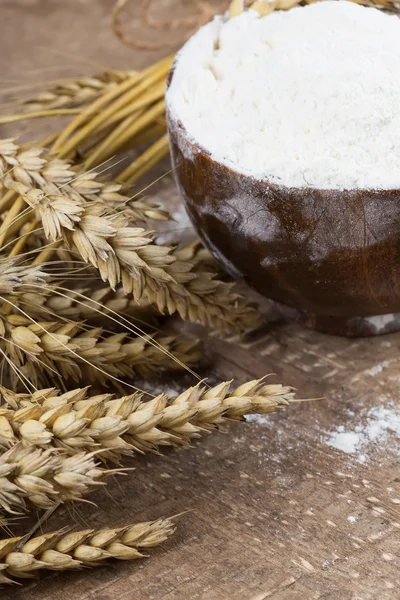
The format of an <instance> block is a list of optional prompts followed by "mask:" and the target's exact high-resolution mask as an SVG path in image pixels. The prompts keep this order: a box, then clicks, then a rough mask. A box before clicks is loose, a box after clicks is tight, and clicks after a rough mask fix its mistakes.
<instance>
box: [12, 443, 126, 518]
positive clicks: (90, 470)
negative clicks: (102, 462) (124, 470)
mask: <svg viewBox="0 0 400 600" xmlns="http://www.w3.org/2000/svg"><path fill="white" fill-rule="evenodd" d="M113 472H115V470H114V471H110V470H106V469H103V468H100V467H99V466H98V464H97V463H96V461H95V454H93V453H90V454H87V453H85V452H79V453H77V454H74V455H73V456H65V455H63V454H61V453H59V452H57V451H55V450H54V449H49V450H42V449H41V448H35V447H34V446H24V445H23V444H16V445H14V446H13V447H12V448H10V450H7V451H6V452H4V453H2V454H1V455H0V506H1V507H2V508H3V510H5V511H6V512H9V513H18V512H21V511H24V510H26V508H27V504H26V502H29V503H30V505H34V506H36V507H38V508H50V507H51V506H53V505H54V503H57V502H67V501H72V500H79V499H80V498H82V497H83V496H84V495H86V494H87V493H88V492H89V491H90V490H91V489H94V488H95V487H97V486H99V485H104V479H105V478H106V477H107V476H108V475H110V474H111V473H113Z"/></svg>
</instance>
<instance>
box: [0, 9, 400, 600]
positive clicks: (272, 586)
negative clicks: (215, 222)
mask: <svg viewBox="0 0 400 600" xmlns="http://www.w3.org/2000/svg"><path fill="white" fill-rule="evenodd" d="M112 4H113V3H112V2H111V1H109V0H103V1H102V2H95V3H93V2H90V3H89V2H78V1H76V2H70V3H65V2H62V1H61V0H53V1H52V2H49V1H44V0H42V2H35V1H34V0H13V2H11V1H6V0H3V2H2V8H1V11H2V19H3V26H2V36H1V38H0V54H1V56H7V57H8V60H7V61H6V62H5V61H4V60H3V62H4V63H5V64H4V65H3V69H2V75H3V77H4V78H6V77H7V78H10V79H11V78H16V77H18V78H21V77H25V75H21V70H22V69H32V68H36V67H38V66H41V65H45V66H46V67H57V68H60V73H61V72H62V70H61V67H62V66H65V64H68V65H71V64H74V62H73V60H72V59H71V60H70V59H69V58H68V57H66V58H62V57H60V56H59V55H56V54H51V53H43V52H42V51H40V50H39V46H40V45H45V46H48V47H51V48H54V49H59V50H60V51H63V52H67V53H68V52H71V53H73V54H75V55H80V56H84V57H87V58H89V59H91V60H95V61H96V62H101V63H104V64H106V65H109V66H114V67H116V68H128V67H129V68H130V67H132V66H134V65H137V66H140V64H144V63H145V62H146V61H148V60H149V56H150V55H149V54H146V53H144V54H142V55H139V54H137V53H131V52H130V51H129V50H127V49H125V48H123V47H122V46H120V45H119V44H118V43H117V42H116V41H115V40H114V39H113V36H112V34H111V32H110V29H109V15H110V8H111V6H112ZM65 23H68V24H69V25H68V27H66V26H65ZM16 31H18V32H19V33H18V39H19V43H18V44H16V43H15V36H16V33H15V32H16ZM56 72H57V71H53V72H52V77H53V76H54V77H55V76H56ZM86 72H90V68H89V69H86ZM38 126H39V124H38V123H35V124H33V123H29V124H26V125H25V124H24V125H23V127H22V131H23V132H24V134H25V135H33V133H32V132H34V131H39V130H38V129H37V128H38ZM41 127H42V125H41ZM14 130H15V129H13V131H14ZM8 131H10V129H9V128H8ZM40 131H43V129H42V130H40ZM167 169H168V164H167V163H164V164H163V165H162V166H161V167H159V171H157V172H158V173H162V172H163V170H164V171H165V170H167ZM151 191H152V194H154V196H155V197H157V198H163V199H165V200H166V201H167V202H168V203H172V204H173V203H176V202H177V196H176V192H175V189H174V186H173V183H172V181H171V178H169V177H168V178H166V179H164V180H162V181H161V182H160V183H159V184H158V185H157V186H156V187H154V188H152V189H151ZM183 227H185V228H186V227H187V224H186V223H184V224H183ZM176 229H177V231H178V226H176ZM180 233H181V232H180ZM265 310H266V313H267V315H271V314H273V309H271V307H270V306H269V305H268V303H266V308H265ZM271 310H272V312H271ZM190 331H191V332H192V333H191V335H201V336H202V337H204V338H205V340H206V344H207V348H208V354H209V356H210V362H211V367H210V368H209V369H208V371H207V373H206V374H207V375H208V376H210V377H211V378H231V377H235V378H237V379H238V380H240V381H242V380H245V379H246V378H249V377H258V376H261V375H264V374H266V373H271V372H273V373H275V374H276V375H274V376H273V377H272V378H271V381H283V382H285V383H287V384H290V385H294V386H296V387H297V388H298V389H299V391H300V394H301V395H302V396H303V397H310V396H326V399H325V400H323V401H319V402H316V403H310V404H304V405H299V406H296V407H293V408H292V409H291V410H288V411H286V412H284V413H280V414H276V415H272V416H271V417H270V418H269V419H268V420H267V422H266V423H264V424H263V423H251V424H247V425H246V424H240V423H233V424H230V425H228V426H226V427H224V428H223V431H222V432H221V433H215V434H213V435H210V436H205V437H204V439H203V440H201V441H200V442H198V443H197V442H196V444H194V447H193V448H191V449H189V450H176V451H172V452H166V453H165V456H164V457H158V456H145V457H140V456H138V457H135V459H133V460H132V461H130V463H129V464H130V465H134V466H135V467H136V470H135V471H134V472H132V473H130V474H129V475H128V476H126V477H124V478H118V481H117V480H115V481H114V482H111V485H109V486H108V487H107V490H101V491H99V492H97V493H96V494H95V495H94V496H93V500H94V501H95V502H96V506H95V507H94V506H92V505H87V504H80V505H78V506H75V507H74V508H71V507H63V508H61V509H60V510H58V511H57V513H56V514H55V515H54V516H53V517H52V518H51V521H50V523H49V524H48V526H49V527H51V528H57V527H62V526H64V525H65V524H66V523H76V525H77V526H84V527H86V526H87V525H90V526H91V527H102V526H106V525H120V524H124V523H126V522H128V521H135V520H142V519H153V518H157V517H159V516H166V515H173V514H176V513H179V512H181V511H187V510H189V511H191V512H187V513H186V514H184V515H182V516H181V517H180V518H179V521H178V531H177V533H176V535H175V536H174V537H173V538H171V540H169V541H168V542H166V543H165V544H164V547H163V548H162V549H156V550H154V551H152V552H151V558H150V559H149V560H144V561H142V562H140V563H136V564H135V563H132V564H130V563H117V564H113V565H112V566H111V567H108V568H100V569H96V570H93V571H90V570H83V571H81V572H78V573H68V574H62V575H49V576H46V577H44V578H43V579H42V580H40V581H39V582H28V583H27V584H26V585H24V587H23V588H22V587H20V588H13V589H6V590H1V592H0V594H1V598H2V600H39V598H40V599H42V600H50V599H51V600H58V599H62V600H111V599H112V600H132V599H135V600H150V599H158V600H161V599H162V600H187V599H189V598H190V600H195V599H202V600H228V599H229V600H265V599H267V598H273V599H274V600H281V599H282V600H283V599H284V600H303V599H319V598H324V599H329V600H347V599H349V600H350V599H354V600H356V599H360V600H368V599H371V600H372V599H374V600H375V599H379V600H385V599H386V598H398V597H399V594H400V592H399V588H400V576H399V561H400V548H399V543H400V542H399V529H400V479H399V475H398V462H399V459H398V455H397V454H396V452H394V451H393V452H389V451H386V452H385V451H382V449H381V448H380V447H379V445H377V447H376V448H372V449H371V450H370V451H369V460H368V461H367V462H366V463H364V464H362V463H359V462H357V461H356V460H355V459H354V458H353V457H352V456H351V455H347V454H344V453H343V452H340V451H338V450H335V449H333V448H330V447H328V446H327V445H326V443H324V436H325V432H326V431H331V430H333V429H334V428H335V427H337V426H339V425H343V426H345V427H349V428H354V427H355V426H356V425H357V423H358V422H359V421H358V415H360V414H365V413H366V411H367V410H368V409H369V408H371V407H374V406H378V405H379V404H384V403H386V402H388V401H393V402H395V403H397V402H398V392H399V375H398V373H399V347H400V335H398V334H394V335H390V336H386V337H382V338H375V339H369V340H345V339H341V338H333V337H328V336H324V335H321V334H317V333H315V332H312V331H308V330H306V329H303V328H302V327H301V326H300V325H297V324H293V323H287V322H285V323H283V324H282V323H281V324H279V323H277V324H276V325H269V326H266V327H265V331H262V332H259V334H258V336H257V337H256V338H255V339H248V340H244V341H238V340H237V339H235V338H234V339H232V340H225V341H223V340H220V339H219V338H218V337H215V336H213V335H212V334H208V333H206V332H204V331H201V330H200V329H197V328H194V329H193V328H192V329H191V330H190ZM351 411H352V412H351ZM349 516H354V517H356V521H355V522H354V523H352V522H350V521H349V520H348V517H349Z"/></svg>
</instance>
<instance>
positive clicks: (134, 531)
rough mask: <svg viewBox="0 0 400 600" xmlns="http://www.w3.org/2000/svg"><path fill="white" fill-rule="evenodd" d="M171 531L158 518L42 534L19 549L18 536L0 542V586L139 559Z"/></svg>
mask: <svg viewBox="0 0 400 600" xmlns="http://www.w3.org/2000/svg"><path fill="white" fill-rule="evenodd" d="M174 531H175V526H174V524H173V522H172V520H171V519H158V520H157V521H148V522H147V523H136V524H134V525H127V526H125V527H118V528H110V529H100V530H94V529H86V530H84V531H76V532H72V533H63V532H62V531H55V532H52V533H45V534H43V535H41V536H39V537H35V538H32V539H30V540H29V541H28V542H26V543H25V544H23V546H22V547H21V548H19V544H20V542H21V540H22V538H20V537H14V538H9V539H4V540H0V584H8V583H14V581H13V580H12V579H11V578H14V577H15V578H22V579H24V578H27V577H29V578H30V577H34V576H36V575H38V572H39V571H42V570H44V569H47V570H50V571H67V570H71V569H79V568H81V567H97V566H99V565H102V564H104V563H105V562H106V561H108V560H110V559H117V560H135V559H137V558H143V557H144V556H145V555H144V554H142V552H141V551H142V550H145V551H146V550H147V549H148V548H154V547H155V546H159V545H160V544H162V543H163V542H164V541H165V540H166V539H167V538H169V536H170V535H172V534H173V533H174Z"/></svg>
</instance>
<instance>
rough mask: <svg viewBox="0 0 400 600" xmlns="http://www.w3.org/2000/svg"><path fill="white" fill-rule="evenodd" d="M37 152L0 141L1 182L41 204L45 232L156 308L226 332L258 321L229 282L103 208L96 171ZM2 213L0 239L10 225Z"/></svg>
mask: <svg viewBox="0 0 400 600" xmlns="http://www.w3.org/2000/svg"><path fill="white" fill-rule="evenodd" d="M21 156H22V158H21ZM43 156H44V155H43V151H42V149H38V148H36V149H30V150H27V151H25V152H21V151H20V149H19V147H18V146H16V145H15V144H14V141H9V140H5V141H4V142H2V143H0V162H1V160H2V161H3V167H2V169H3V172H4V174H5V176H4V179H3V180H4V184H5V186H6V187H8V188H9V189H10V190H13V191H15V192H17V193H18V194H20V195H21V196H22V197H23V198H24V199H25V201H26V202H27V203H28V204H29V205H30V206H31V207H32V208H35V209H37V210H38V211H39V213H40V217H41V220H42V223H43V227H44V231H45V234H46V237H47V238H48V239H49V240H51V241H55V240H58V239H59V238H60V237H62V238H63V240H64V241H65V243H66V244H67V246H68V247H70V248H73V249H74V250H76V251H77V252H78V253H79V254H80V256H81V257H82V258H83V260H84V261H85V262H88V263H91V264H92V265H93V266H94V267H95V268H97V269H98V270H99V272H100V275H101V278H102V279H103V281H108V282H109V284H110V286H111V287H112V288H113V289H115V288H116V286H117V285H118V284H119V283H122V286H123V289H124V291H125V293H126V294H130V293H132V294H133V296H134V297H135V299H136V300H140V299H142V298H145V299H146V300H148V301H149V302H151V303H152V304H155V305H156V306H157V308H158V310H159V311H160V312H166V313H169V314H172V313H174V312H178V313H179V315H180V316H181V317H182V318H183V319H186V318H188V319H189V320H191V321H197V322H200V323H201V324H204V325H206V324H208V325H210V326H211V327H214V328H217V329H221V330H223V331H227V332H230V331H243V330H244V329H247V328H249V327H254V326H256V325H257V324H259V322H260V316H259V314H258V312H257V311H256V310H255V309H254V307H253V306H252V305H251V304H249V303H248V302H247V301H246V300H245V299H244V298H243V297H242V296H239V295H237V294H234V293H233V291H232V288H233V284H230V283H225V282H222V281H220V280H218V279H216V277H215V274H214V273H211V272H209V271H208V270H207V271H206V272H204V271H202V270H196V271H194V269H193V264H192V263H191V262H184V261H181V260H177V258H176V256H174V254H173V252H172V248H171V247H168V246H162V245H156V244H155V243H154V236H153V235H152V233H151V232H149V231H146V230H144V229H142V228H138V227H132V226H131V225H130V221H129V219H128V218H127V216H126V215H125V214H123V213H116V214H109V212H108V211H107V210H106V209H105V208H104V204H103V203H101V202H97V201H95V200H94V199H95V198H97V197H98V194H99V192H101V190H102V189H103V188H102V184H101V182H99V181H98V180H97V179H96V174H93V173H84V174H81V175H80V176H79V177H77V178H76V179H75V180H73V179H71V177H72V176H71V171H70V170H69V164H68V163H66V162H65V161H61V160H58V159H51V160H49V161H48V162H46V158H43ZM7 166H10V170H9V171H8V172H7V173H6V168H7ZM0 171H1V165H0ZM57 185H62V189H59V188H57ZM6 221H7V220H5V222H4V223H3V226H2V228H1V229H0V232H2V235H1V234H0V240H2V239H3V238H4V236H5V235H6V231H7V227H8V226H9V223H7V222H6ZM6 226H7V227H6ZM2 236H3V237H2Z"/></svg>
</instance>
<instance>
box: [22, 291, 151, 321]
mask: <svg viewBox="0 0 400 600" xmlns="http://www.w3.org/2000/svg"><path fill="white" fill-rule="evenodd" d="M13 302H14V304H15V305H16V306H17V307H18V306H22V308H23V309H24V310H25V311H26V312H27V313H28V314H29V316H31V317H34V318H40V319H41V320H48V319H52V318H55V319H57V320H60V319H61V320H62V319H68V320H72V321H89V322H96V324H99V323H100V322H101V323H102V322H103V321H105V322H106V323H107V324H110V317H112V320H113V322H114V325H115V323H116V321H118V316H117V318H116V319H115V317H113V315H115V313H117V314H118V315H121V316H122V317H123V318H129V319H133V320H135V321H140V322H143V323H146V324H150V325H156V324H157V316H159V313H158V311H157V310H156V309H155V308H154V306H152V305H151V304H150V303H149V302H147V301H145V300H139V302H136V301H135V300H134V298H131V297H129V296H126V295H125V294H124V292H123V290H117V291H116V292H114V291H113V290H111V289H110V288H109V287H108V286H107V287H101V288H98V289H95V290H93V289H89V288H79V287H78V288H74V289H72V290H65V291H64V292H61V291H59V289H58V288H57V286H54V288H49V286H47V289H46V288H44V289H43V290H36V291H35V292H34V293H33V292H32V293H29V292H28V293H21V294H19V295H18V297H15V296H14V297H13ZM16 312H17V310H16ZM122 325H123V324H122Z"/></svg>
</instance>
